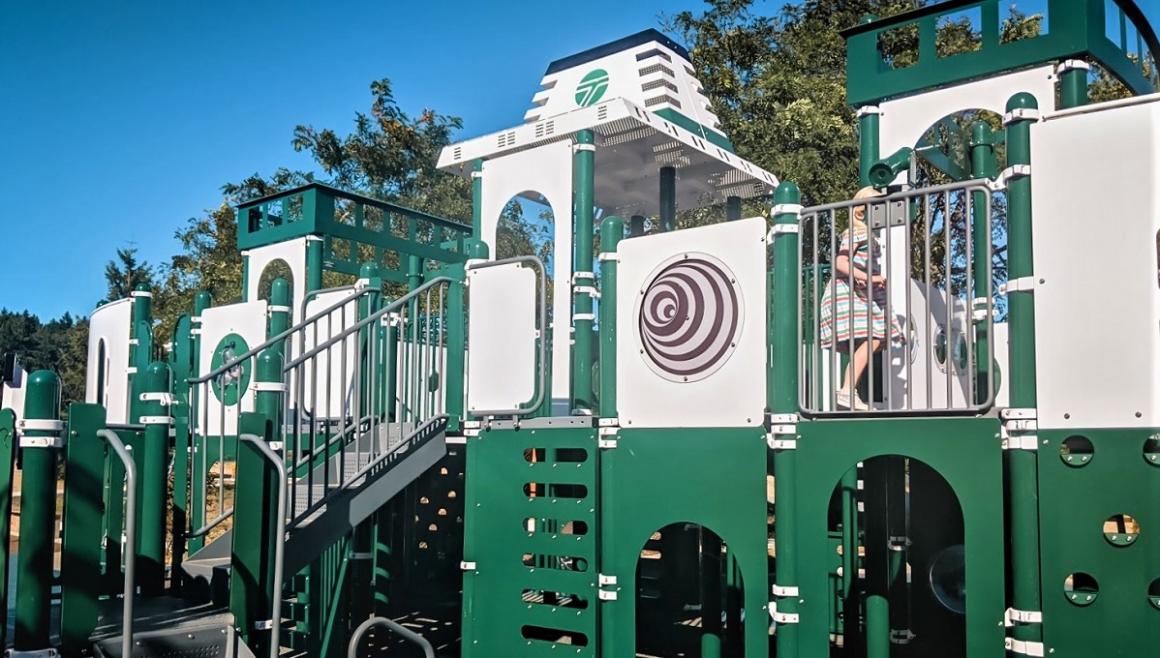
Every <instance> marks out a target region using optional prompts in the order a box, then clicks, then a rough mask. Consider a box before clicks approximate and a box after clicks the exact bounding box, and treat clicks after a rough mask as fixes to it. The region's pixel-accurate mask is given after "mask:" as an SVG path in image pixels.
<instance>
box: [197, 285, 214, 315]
mask: <svg viewBox="0 0 1160 658" xmlns="http://www.w3.org/2000/svg"><path fill="white" fill-rule="evenodd" d="M211 306H213V295H211V294H209V291H208V290H201V291H199V292H198V293H197V295H195V296H194V298H193V313H194V315H201V313H202V311H204V310H205V309H207V308H209V307H211Z"/></svg>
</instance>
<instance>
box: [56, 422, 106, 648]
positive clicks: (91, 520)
mask: <svg viewBox="0 0 1160 658" xmlns="http://www.w3.org/2000/svg"><path fill="white" fill-rule="evenodd" d="M104 428H105V408H104V407H102V406H101V405H98V404H81V403H76V404H73V405H71V406H70V407H69V412H68V442H67V444H66V445H65V481H64V522H63V526H62V527H63V538H62V540H61V542H62V543H61V558H60V581H61V588H60V589H61V591H60V598H61V601H60V641H61V652H62V653H63V654H64V655H65V656H76V655H80V654H81V653H82V652H83V651H86V650H88V649H90V648H91V647H92V645H91V643H90V642H89V636H90V635H91V634H92V632H93V630H94V629H96V627H97V614H98V613H97V599H98V598H99V596H100V594H101V588H100V579H99V578H94V577H93V576H94V574H98V573H100V570H101V518H102V514H103V512H104V501H103V500H102V498H101V496H102V490H103V488H104V477H105V453H106V450H107V446H106V444H105V442H104V441H103V440H102V439H101V438H100V437H99V436H97V431H98V430H102V429H104ZM119 501H120V496H118V497H117V502H119Z"/></svg>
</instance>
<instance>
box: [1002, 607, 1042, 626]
mask: <svg viewBox="0 0 1160 658" xmlns="http://www.w3.org/2000/svg"><path fill="white" fill-rule="evenodd" d="M1016 623H1019V624H1042V623H1043V613H1042V612H1039V611H1038V610H1016V609H1015V608H1007V611H1006V612H1005V613H1003V625H1004V626H1006V627H1007V628H1011V627H1012V626H1014V625H1015V624H1016Z"/></svg>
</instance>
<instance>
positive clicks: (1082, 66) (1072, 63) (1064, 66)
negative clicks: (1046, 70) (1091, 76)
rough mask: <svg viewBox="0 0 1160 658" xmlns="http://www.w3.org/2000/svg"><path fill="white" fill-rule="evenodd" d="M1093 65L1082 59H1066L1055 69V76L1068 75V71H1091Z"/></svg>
mask: <svg viewBox="0 0 1160 658" xmlns="http://www.w3.org/2000/svg"><path fill="white" fill-rule="evenodd" d="M1090 70H1092V65H1091V64H1088V63H1087V62H1085V61H1083V60H1082V59H1065V60H1063V61H1062V62H1060V63H1059V65H1058V66H1056V67H1055V74H1056V75H1059V74H1061V73H1066V72H1067V71H1090Z"/></svg>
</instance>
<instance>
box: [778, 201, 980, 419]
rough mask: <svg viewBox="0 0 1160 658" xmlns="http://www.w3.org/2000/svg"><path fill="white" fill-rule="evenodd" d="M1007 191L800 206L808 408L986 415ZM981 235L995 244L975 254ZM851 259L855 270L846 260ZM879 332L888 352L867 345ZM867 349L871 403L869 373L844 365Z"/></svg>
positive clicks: (802, 382) (804, 400)
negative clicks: (998, 197) (1000, 219)
mask: <svg viewBox="0 0 1160 658" xmlns="http://www.w3.org/2000/svg"><path fill="white" fill-rule="evenodd" d="M997 189H1001V187H1000V186H996V184H995V183H994V182H993V181H989V180H985V179H976V180H969V181H965V182H960V183H952V184H947V185H936V186H931V187H927V188H923V189H914V190H903V191H901V192H897V193H894V194H890V195H888V196H882V197H876V198H871V199H860V200H857V201H842V202H838V203H829V204H824V205H819V206H814V207H811V208H806V209H804V210H802V211H801V216H800V219H799V223H798V233H799V236H800V237H799V240H800V244H801V266H802V276H801V277H800V278H799V279H798V286H799V291H798V296H797V298H798V313H799V317H800V318H801V321H800V322H799V324H798V344H799V345H801V346H802V349H803V352H802V357H803V358H802V359H801V366H800V368H801V370H800V373H801V374H800V377H799V391H798V397H799V406H800V408H801V410H802V412H803V413H806V414H809V415H816V416H831V415H846V414H874V413H884V414H892V415H924V414H925V415H929V414H947V413H964V414H976V413H980V412H982V411H985V410H986V409H988V408H989V407H990V406H991V404H992V403H993V401H994V399H995V390H994V388H995V377H994V368H993V367H991V363H992V362H993V359H994V349H993V346H992V344H991V341H989V340H986V337H989V336H991V335H992V331H991V323H992V321H993V312H994V296H993V290H992V260H993V257H994V245H993V241H992V239H991V236H992V213H993V208H992V200H991V196H992V194H993V193H994V192H995V191H996V190H997ZM979 201H981V202H982V204H983V206H982V208H981V211H982V212H981V213H976V212H975V210H976V208H975V205H976V204H977V203H978V202H979ZM976 214H977V215H978V219H982V220H983V221H982V224H981V225H976V224H977V219H973V217H975V215H976ZM858 217H862V222H861V224H859V219H858ZM980 231H981V232H983V233H982V235H977V233H978V232H980ZM984 236H985V240H983V238H984ZM976 239H980V240H982V242H980V243H979V244H983V243H985V244H986V245H987V246H988V248H987V249H986V251H985V253H973V251H977V249H976V248H975V242H976ZM843 260H844V262H845V263H846V266H845V268H844V270H845V271H842V269H843V268H839V267H836V266H837V265H838V264H839V262H842V261H843ZM978 268H982V269H983V270H984V272H982V273H979V272H977V271H976V270H977V269H978ZM976 275H981V276H982V277H983V278H984V279H985V280H986V286H985V288H984V289H981V290H977V289H976V284H975V278H976ZM936 326H937V327H938V329H937V331H936V330H935V327H936ZM871 336H873V337H874V339H875V340H876V341H877V342H880V343H881V347H880V349H879V354H881V360H880V361H878V359H877V358H876V354H875V353H874V351H873V350H872V349H871V348H870V347H869V346H867V345H865V343H866V342H867V339H868V338H870V337H871ZM977 347H979V348H981V349H980V350H979V353H978V354H976V348H977ZM859 349H862V350H864V351H869V357H868V358H867V365H866V367H865V370H864V372H863V376H862V377H861V378H860V379H861V380H864V381H865V389H866V391H867V393H868V395H867V398H868V400H867V402H866V403H865V404H866V408H858V407H859V406H860V400H859V399H858V398H859V394H858V393H857V391H858V383H859V382H858V381H854V382H851V383H849V384H847V383H846V382H844V379H846V378H847V377H852V372H850V370H849V368H850V366H846V368H847V370H846V373H848V374H846V375H844V373H843V372H842V364H843V362H844V361H848V362H853V361H854V358H855V355H856V353H857V351H858V350H859ZM859 356H862V355H859ZM984 359H985V360H984ZM976 361H979V362H980V363H976ZM980 366H982V367H980ZM840 392H841V393H842V394H843V395H842V396H841V397H840V396H839V393H840ZM846 395H848V396H849V398H850V401H851V404H849V405H845V404H843V403H844V402H845V400H844V399H842V398H843V397H845V396H846ZM842 406H845V407H847V408H841V407H842Z"/></svg>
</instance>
